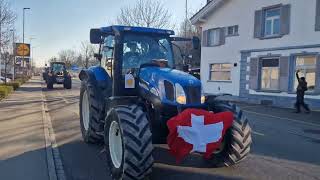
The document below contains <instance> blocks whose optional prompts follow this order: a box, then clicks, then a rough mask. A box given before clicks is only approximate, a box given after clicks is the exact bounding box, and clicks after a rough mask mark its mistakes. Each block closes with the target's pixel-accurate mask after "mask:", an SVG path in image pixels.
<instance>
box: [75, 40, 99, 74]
mask: <svg viewBox="0 0 320 180" xmlns="http://www.w3.org/2000/svg"><path fill="white" fill-rule="evenodd" d="M95 51H96V47H95V46H94V45H92V44H90V42H89V41H82V42H81V46H80V55H79V56H78V59H77V61H78V65H80V66H82V67H85V68H88V67H89V65H90V64H92V63H91V61H92V60H94V52H95Z"/></svg>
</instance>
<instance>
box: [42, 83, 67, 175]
mask: <svg viewBox="0 0 320 180" xmlns="http://www.w3.org/2000/svg"><path fill="white" fill-rule="evenodd" d="M41 89H43V84H42V83H41ZM41 99H42V117H43V125H44V135H45V146H46V157H47V166H48V176H49V179H50V180H66V176H65V172H64V168H63V164H62V160H61V156H60V152H59V148H58V145H57V142H56V138H55V133H54V130H53V128H52V122H51V117H50V114H49V110H48V106H47V103H46V102H47V100H46V97H45V95H44V93H43V90H41Z"/></svg>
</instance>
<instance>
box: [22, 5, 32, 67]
mask: <svg viewBox="0 0 320 180" xmlns="http://www.w3.org/2000/svg"><path fill="white" fill-rule="evenodd" d="M25 10H30V8H23V16H22V44H24V16H25ZM23 61H24V50H23V55H22V62H23Z"/></svg>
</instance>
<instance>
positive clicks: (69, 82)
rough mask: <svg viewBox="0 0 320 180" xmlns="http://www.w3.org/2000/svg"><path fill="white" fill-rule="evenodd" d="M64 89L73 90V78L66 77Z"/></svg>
mask: <svg viewBox="0 0 320 180" xmlns="http://www.w3.org/2000/svg"><path fill="white" fill-rule="evenodd" d="M63 87H64V88H65V89H71V88H72V80H71V77H66V78H65V81H64V82H63Z"/></svg>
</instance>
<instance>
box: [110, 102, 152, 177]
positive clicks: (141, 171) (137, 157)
mask: <svg viewBox="0 0 320 180" xmlns="http://www.w3.org/2000/svg"><path fill="white" fill-rule="evenodd" d="M104 134H105V137H104V140H105V149H106V154H107V160H108V166H109V169H110V172H111V175H112V178H113V179H116V180H118V179H123V180H140V179H144V178H145V177H147V176H148V175H150V173H151V171H152V166H153V157H152V151H153V146H152V134H151V131H150V125H149V121H148V119H147V116H146V114H145V113H144V112H143V111H142V109H141V108H140V107H139V106H137V105H130V106H117V107H115V108H113V109H112V110H111V112H110V113H109V114H108V116H107V118H106V123H105V133H104Z"/></svg>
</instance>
